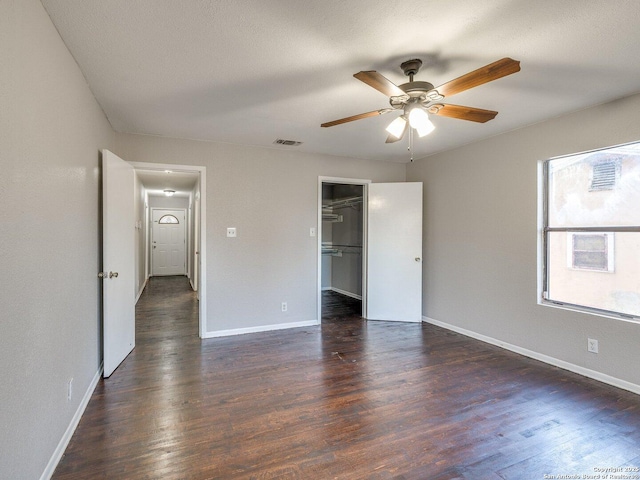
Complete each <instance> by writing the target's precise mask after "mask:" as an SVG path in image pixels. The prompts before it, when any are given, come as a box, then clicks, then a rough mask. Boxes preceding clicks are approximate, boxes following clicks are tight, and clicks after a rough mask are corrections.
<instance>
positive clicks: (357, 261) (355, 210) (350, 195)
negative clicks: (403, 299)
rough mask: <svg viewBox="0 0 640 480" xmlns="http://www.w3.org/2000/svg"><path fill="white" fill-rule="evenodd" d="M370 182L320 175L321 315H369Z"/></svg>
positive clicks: (337, 316)
mask: <svg viewBox="0 0 640 480" xmlns="http://www.w3.org/2000/svg"><path fill="white" fill-rule="evenodd" d="M366 182H367V181H366V180H350V179H330V178H321V179H320V185H319V197H320V198H319V208H320V210H321V211H320V215H319V219H320V221H319V231H318V236H319V243H320V261H319V263H320V265H319V276H320V278H319V285H320V295H319V299H318V304H319V314H318V318H319V319H324V320H328V319H330V318H347V317H363V316H365V313H364V310H365V309H366V307H365V306H366V301H363V300H364V297H365V295H366V288H365V270H366V262H365V246H366V241H365V236H366V201H365V196H366V192H365V185H366Z"/></svg>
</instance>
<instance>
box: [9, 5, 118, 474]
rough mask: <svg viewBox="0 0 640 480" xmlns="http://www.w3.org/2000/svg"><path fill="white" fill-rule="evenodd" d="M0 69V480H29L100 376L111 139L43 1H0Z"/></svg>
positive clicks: (44, 463) (51, 452)
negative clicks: (104, 161)
mask: <svg viewBox="0 0 640 480" xmlns="http://www.w3.org/2000/svg"><path fill="white" fill-rule="evenodd" d="M0 65H1V66H0V85H1V87H0V169H1V171H2V173H1V174H0V201H1V203H2V209H1V210H0V223H2V225H3V228H2V229H0V245H1V246H2V248H0V265H2V275H1V276H0V292H2V293H1V297H0V316H1V320H0V365H1V368H0V478H3V479H5V478H6V479H12V480H18V479H29V480H33V479H37V478H39V477H40V476H41V475H42V474H43V472H45V469H46V467H47V463H48V462H49V460H50V459H51V458H52V456H53V455H54V452H55V451H56V447H57V445H58V444H59V442H60V440H61V438H63V436H64V433H65V430H66V429H67V427H68V426H69V425H70V423H71V422H72V419H73V417H74V414H75V413H76V411H77V409H78V407H79V406H80V404H81V403H80V402H81V400H82V397H83V395H84V393H85V392H86V391H87V389H88V388H89V386H90V385H91V383H92V380H93V379H94V378H96V377H95V375H96V373H97V372H98V370H99V367H100V361H101V359H100V344H101V333H100V332H101V325H100V315H99V312H100V308H101V306H100V295H99V293H100V283H99V279H98V277H97V273H98V272H99V271H100V266H101V265H100V264H101V259H100V257H99V252H100V235H101V233H100V232H101V221H100V215H99V212H100V192H101V190H100V173H99V172H100V170H99V165H100V162H99V149H101V148H110V145H111V142H112V140H113V137H114V134H113V132H112V130H111V128H110V126H109V124H108V122H107V120H106V118H105V116H104V114H103V113H102V111H101V109H100V107H99V106H98V104H97V103H96V101H95V100H94V98H93V96H92V94H91V92H90V91H89V89H88V88H87V84H86V81H85V79H84V77H83V76H82V74H81V73H80V71H79V69H78V67H77V65H76V63H75V61H74V60H73V58H72V57H71V55H70V54H69V52H68V51H67V49H66V47H65V46H64V44H63V42H62V40H61V39H60V37H59V36H58V33H57V31H56V29H55V28H54V27H53V25H52V24H51V22H50V20H49V17H48V15H47V13H46V12H45V10H44V9H43V7H42V5H41V4H40V2H39V1H37V0H2V1H0ZM71 378H73V396H72V398H71V400H70V401H67V383H68V381H69V380H70V379H71Z"/></svg>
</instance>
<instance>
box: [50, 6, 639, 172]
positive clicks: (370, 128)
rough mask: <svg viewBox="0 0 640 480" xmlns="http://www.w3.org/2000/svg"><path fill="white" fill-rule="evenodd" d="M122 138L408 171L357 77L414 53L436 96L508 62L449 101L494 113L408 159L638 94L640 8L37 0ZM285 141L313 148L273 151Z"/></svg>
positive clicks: (389, 72) (390, 74) (402, 148)
mask: <svg viewBox="0 0 640 480" xmlns="http://www.w3.org/2000/svg"><path fill="white" fill-rule="evenodd" d="M42 3H43V5H44V7H45V8H46V9H47V11H48V12H49V15H50V16H51V19H52V20H53V23H54V24H55V26H56V27H57V29H58V31H59V32H60V35H61V36H62V38H63V40H64V41H65V43H66V45H67V47H68V48H69V50H70V51H71V53H72V54H73V56H74V57H75V59H76V61H77V62H78V65H79V66H80V68H81V70H82V71H83V73H84V75H85V77H86V79H87V81H88V83H89V86H90V87H91V90H92V91H93V93H94V95H95V96H96V98H97V100H98V102H99V103H100V105H101V106H102V108H103V109H104V111H105V113H106V115H107V117H108V118H109V121H110V122H111V124H112V125H113V127H114V129H116V130H117V131H120V132H128V133H141V134H153V135H162V136H167V137H179V138H190V139H202V140H213V141H219V142H229V143H237V144H245V145H259V146H268V147H273V148H295V149H296V150H298V151H304V152H318V153H325V154H330V155H340V156H348V157H357V158H369V159H375V160H383V161H396V162H406V161H408V158H409V157H408V154H407V142H406V141H403V142H398V143H396V144H385V143H384V141H385V139H386V132H385V131H384V128H385V126H386V125H387V124H388V123H389V122H390V121H391V120H392V119H393V118H394V116H395V115H396V114H395V113H390V114H388V115H383V116H379V117H374V118H368V119H364V120H359V121H356V122H352V123H348V124H344V125H339V126H335V127H331V128H320V124H321V123H323V122H327V121H330V120H335V119H337V118H342V117H346V116H350V115H354V114H357V113H362V112H368V111H371V110H376V109H379V108H384V107H386V106H388V102H387V98H386V97H385V96H384V95H382V94H381V93H379V92H378V91H376V90H374V89H372V88H371V87H369V86H367V85H365V84H364V83H362V82H360V81H358V80H356V79H355V78H353V74H354V73H356V72H358V71H360V70H377V71H379V72H380V73H382V74H383V75H384V76H386V77H387V78H388V79H390V80H391V81H393V82H395V83H396V84H400V83H404V82H405V81H406V77H404V76H403V74H402V72H401V70H400V68H399V65H400V63H401V62H403V61H404V60H408V59H410V58H415V57H417V58H421V59H422V60H423V62H424V65H423V68H422V69H421V71H420V72H419V73H418V75H417V76H416V78H415V79H416V80H423V81H428V82H431V83H433V84H434V85H436V86H437V85H440V84H442V83H444V82H446V81H448V80H451V79H453V78H455V77H458V76H460V75H462V74H464V73H467V72H469V71H471V70H474V69H476V68H478V67H481V66H483V65H486V64H488V63H491V62H493V61H495V60H498V59H500V58H502V57H512V58H514V59H516V60H520V61H521V68H522V70H521V71H520V72H519V73H516V74H514V75H511V76H508V77H505V78H502V79H499V80H496V81H494V82H492V83H489V84H486V85H482V86H479V87H476V88H474V89H471V90H468V91H466V92H463V93H461V94H459V95H456V96H454V97H451V98H447V101H448V102H449V103H454V104H460V105H468V106H473V107H479V108H485V109H490V110H497V111H499V112H500V113H499V114H498V116H497V117H496V119H495V120H492V121H490V122H488V123H486V124H477V123H474V122H467V121H463V120H455V119H450V118H442V117H436V118H435V119H434V120H433V122H434V124H435V125H436V130H435V132H433V133H432V134H431V135H429V136H427V137H424V138H422V139H417V140H416V142H415V154H414V156H415V158H420V157H423V156H426V155H429V154H432V153H435V152H438V151H442V150H446V149H450V148H453V147H455V146H457V145H461V144H465V143H469V142H472V141H474V140H478V139H481V138H486V137H489V136H492V135H496V134H498V133H501V132H504V131H507V130H512V129H515V128H519V127H522V126H525V125H528V124H532V123H536V122H539V121H541V120H544V119H546V118H550V117H555V116H558V115H561V114H563V113H565V112H569V111H574V110H578V109H582V108H585V107H587V106H591V105H595V104H600V103H603V102H606V101H609V100H613V99H616V98H620V97H623V96H626V95H629V94H632V93H636V92H640V62H638V61H637V52H638V45H640V28H638V26H637V20H636V19H637V17H638V14H639V13H640V3H639V2H638V0H615V1H612V0H588V1H585V0H562V1H551V0H540V1H531V0H482V1H478V0H454V1H452V0H403V1H401V2H400V1H395V0H383V1H382V0H322V1H311V0H179V1H178V0H42ZM277 138H283V139H290V140H298V141H302V142H304V143H303V144H302V145H301V146H299V147H276V146H275V145H273V142H274V140H276V139H277Z"/></svg>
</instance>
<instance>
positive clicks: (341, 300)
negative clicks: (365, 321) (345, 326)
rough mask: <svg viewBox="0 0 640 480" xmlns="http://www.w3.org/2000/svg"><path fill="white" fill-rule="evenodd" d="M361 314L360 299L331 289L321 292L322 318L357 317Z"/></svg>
mask: <svg viewBox="0 0 640 480" xmlns="http://www.w3.org/2000/svg"><path fill="white" fill-rule="evenodd" d="M361 315H362V300H358V299H355V298H352V297H348V296H346V295H342V294H340V293H337V292H334V291H332V290H324V291H323V292H322V320H330V319H338V318H346V317H359V316H361Z"/></svg>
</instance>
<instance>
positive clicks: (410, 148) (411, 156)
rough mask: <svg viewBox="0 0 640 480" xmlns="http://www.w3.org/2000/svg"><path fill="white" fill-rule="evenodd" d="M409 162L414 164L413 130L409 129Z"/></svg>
mask: <svg viewBox="0 0 640 480" xmlns="http://www.w3.org/2000/svg"><path fill="white" fill-rule="evenodd" d="M408 150H409V161H411V162H413V128H409V148H408Z"/></svg>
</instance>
